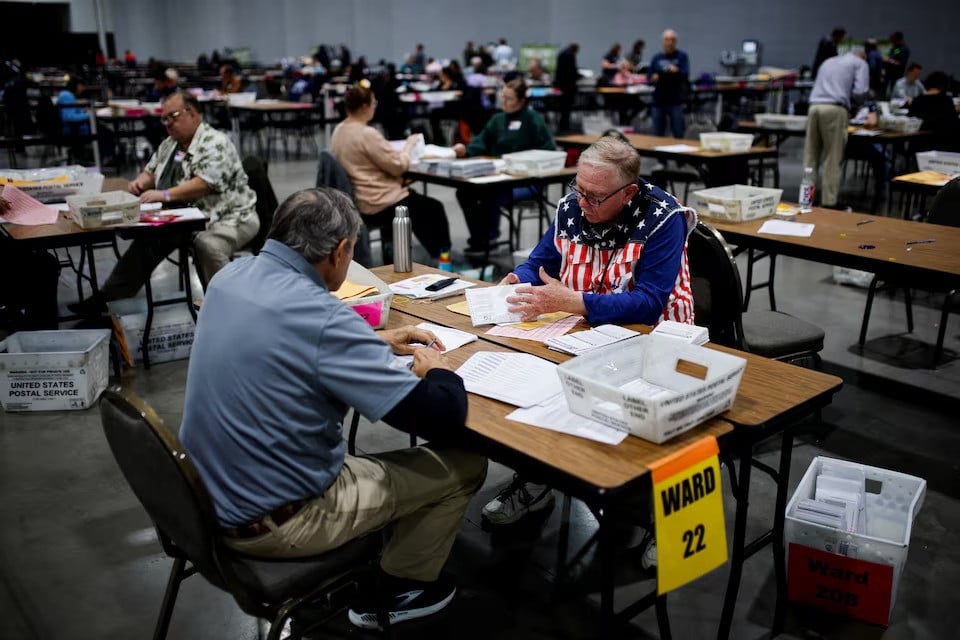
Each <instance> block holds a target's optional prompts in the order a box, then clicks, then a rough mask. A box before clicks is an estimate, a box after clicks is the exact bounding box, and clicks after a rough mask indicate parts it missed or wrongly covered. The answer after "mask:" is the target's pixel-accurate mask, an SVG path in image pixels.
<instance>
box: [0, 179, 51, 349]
mask: <svg viewBox="0 0 960 640" xmlns="http://www.w3.org/2000/svg"><path fill="white" fill-rule="evenodd" d="M9 208H10V203H9V202H7V201H6V199H5V198H4V197H3V187H0V216H3V215H4V214H5V213H6V212H7V211H8V210H9ZM17 243H18V241H17V240H13V239H11V238H8V237H6V235H4V234H2V233H0V274H3V275H4V277H2V278H0V340H3V339H4V338H5V337H6V336H7V335H9V334H11V333H16V332H17V331H39V330H42V329H56V328H57V326H58V325H57V316H58V315H59V314H58V311H57V286H58V284H59V282H60V261H59V260H57V258H56V256H54V255H53V254H50V253H47V252H46V251H41V250H35V249H23V248H21V247H20V246H18V244H17ZM11 274H15V276H14V277H11Z"/></svg>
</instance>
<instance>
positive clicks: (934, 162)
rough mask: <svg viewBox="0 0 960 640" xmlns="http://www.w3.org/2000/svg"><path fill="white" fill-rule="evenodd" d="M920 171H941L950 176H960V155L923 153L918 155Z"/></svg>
mask: <svg viewBox="0 0 960 640" xmlns="http://www.w3.org/2000/svg"><path fill="white" fill-rule="evenodd" d="M917 168H918V169H920V171H939V172H940V173H945V174H947V175H948V176H955V175H958V174H960V153H955V152H952V151H921V152H919V153H917Z"/></svg>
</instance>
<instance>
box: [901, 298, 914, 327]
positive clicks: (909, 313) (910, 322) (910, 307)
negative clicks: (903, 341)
mask: <svg viewBox="0 0 960 640" xmlns="http://www.w3.org/2000/svg"><path fill="white" fill-rule="evenodd" d="M903 301H904V303H905V304H906V309H907V333H913V300H912V299H911V294H910V287H904V288H903Z"/></svg>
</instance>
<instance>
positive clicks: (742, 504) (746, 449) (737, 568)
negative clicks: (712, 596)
mask: <svg viewBox="0 0 960 640" xmlns="http://www.w3.org/2000/svg"><path fill="white" fill-rule="evenodd" d="M739 457H740V473H739V478H738V479H737V489H738V491H737V493H736V494H734V495H735V496H736V499H737V514H736V517H735V519H734V527H733V556H732V557H731V558H730V577H729V578H728V579H727V591H726V594H725V595H724V598H723V611H722V613H721V614H720V627H719V628H718V629H717V638H719V639H720V640H725V639H726V638H729V637H730V627H731V626H732V625H733V612H734V609H735V608H736V606H737V595H738V594H739V592H740V578H741V576H742V574H743V561H744V560H745V559H746V548H745V547H746V534H747V509H748V507H749V496H750V471H751V468H752V466H753V464H752V463H753V445H752V444H751V443H747V444H745V445H744V446H743V449H742V451H741V452H740V456H739ZM737 494H739V495H737Z"/></svg>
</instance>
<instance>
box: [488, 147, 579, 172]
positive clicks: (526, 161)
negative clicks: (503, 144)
mask: <svg viewBox="0 0 960 640" xmlns="http://www.w3.org/2000/svg"><path fill="white" fill-rule="evenodd" d="M503 159H504V160H505V161H506V163H507V166H506V172H507V173H512V174H514V175H519V176H542V175H546V174H548V173H555V172H557V171H560V170H561V169H563V165H564V164H566V162H567V152H566V151H545V150H543V149H533V150H530V151H518V152H517V153H505V154H503Z"/></svg>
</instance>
